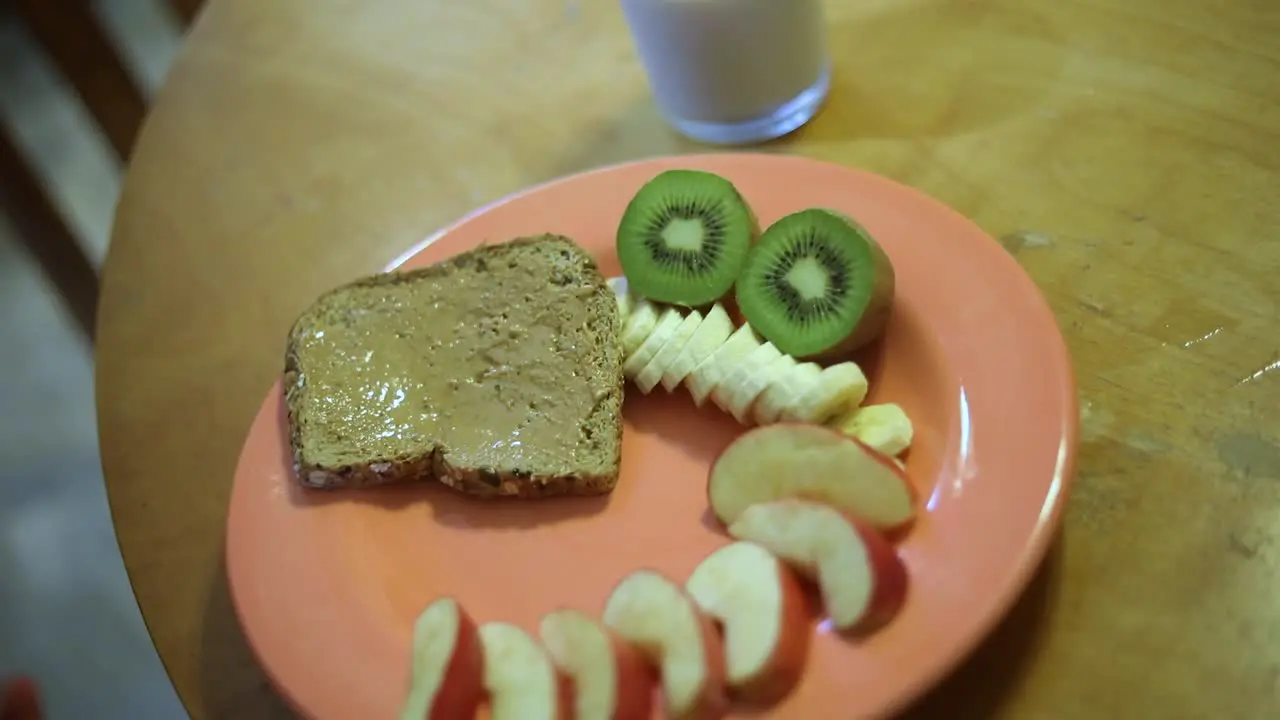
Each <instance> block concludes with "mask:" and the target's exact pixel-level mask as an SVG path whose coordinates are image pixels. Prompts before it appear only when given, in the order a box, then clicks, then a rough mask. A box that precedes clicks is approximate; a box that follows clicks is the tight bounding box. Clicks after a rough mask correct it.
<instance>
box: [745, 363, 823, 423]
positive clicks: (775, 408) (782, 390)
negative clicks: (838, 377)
mask: <svg viewBox="0 0 1280 720" xmlns="http://www.w3.org/2000/svg"><path fill="white" fill-rule="evenodd" d="M783 357H788V358H789V357H791V356H790V355H784V356H783ZM821 376H822V366H821V365H819V364H818V363H811V362H809V363H798V364H792V365H791V366H790V367H789V368H788V369H787V370H785V371H779V372H778V373H777V374H775V375H774V376H773V378H772V380H771V381H770V383H769V387H767V388H765V390H764V392H762V393H760V397H759V398H757V399H756V405H755V408H754V412H753V414H754V415H755V419H756V424H757V425H772V424H773V423H776V422H778V421H779V420H781V419H782V411H783V409H784V408H786V406H787V403H789V402H791V401H792V400H795V399H796V398H799V397H800V396H802V395H804V394H805V393H806V392H808V391H809V388H811V387H813V385H814V383H816V382H818V378H819V377H821Z"/></svg>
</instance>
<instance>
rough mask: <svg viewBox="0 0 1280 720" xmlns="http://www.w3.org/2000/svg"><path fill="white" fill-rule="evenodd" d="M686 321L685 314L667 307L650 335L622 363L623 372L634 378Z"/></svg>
mask: <svg viewBox="0 0 1280 720" xmlns="http://www.w3.org/2000/svg"><path fill="white" fill-rule="evenodd" d="M682 322H684V316H683V315H681V314H680V311H679V310H676V309H675V308H667V309H666V310H663V311H662V314H661V315H659V316H658V322H657V324H656V325H654V328H653V332H651V333H649V337H647V338H645V339H644V342H643V343H640V347H638V348H636V351H635V352H633V353H631V355H629V356H628V357H627V359H626V361H625V362H623V363H622V374H623V375H625V376H627V377H629V378H632V379H634V378H635V376H636V375H639V374H640V371H641V370H643V369H644V366H645V365H648V364H649V361H650V360H652V359H653V356H654V355H657V354H658V351H659V350H661V349H662V346H663V345H666V344H667V342H669V341H670V340H671V338H673V337H675V334H676V328H678V327H680V323H682Z"/></svg>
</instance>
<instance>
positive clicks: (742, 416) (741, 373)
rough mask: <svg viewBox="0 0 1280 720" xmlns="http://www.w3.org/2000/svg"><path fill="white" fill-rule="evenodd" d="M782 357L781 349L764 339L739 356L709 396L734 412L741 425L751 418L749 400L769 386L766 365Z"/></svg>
mask: <svg viewBox="0 0 1280 720" xmlns="http://www.w3.org/2000/svg"><path fill="white" fill-rule="evenodd" d="M781 357H782V351H781V350H779V349H778V348H776V347H774V346H773V343H771V342H766V343H765V344H763V345H761V346H760V347H758V348H756V349H755V350H752V351H751V354H750V355H748V356H746V357H745V358H743V359H742V362H740V363H738V366H737V367H736V368H734V369H733V370H732V371H731V372H730V373H729V374H728V376H726V377H725V379H724V380H723V381H722V382H721V383H720V384H719V385H718V386H716V389H715V390H714V391H712V393H711V400H712V401H714V402H715V404H716V405H718V406H720V409H721V410H724V411H725V412H727V413H729V414H730V415H733V417H734V419H735V420H737V421H738V422H740V423H742V424H743V425H745V424H747V421H748V420H749V419H750V415H749V413H750V412H751V403H753V402H755V401H756V398H757V397H760V393H762V392H764V389H765V388H766V387H768V386H769V378H770V374H769V367H770V366H771V365H773V364H774V363H775V362H777V360H778V358H781Z"/></svg>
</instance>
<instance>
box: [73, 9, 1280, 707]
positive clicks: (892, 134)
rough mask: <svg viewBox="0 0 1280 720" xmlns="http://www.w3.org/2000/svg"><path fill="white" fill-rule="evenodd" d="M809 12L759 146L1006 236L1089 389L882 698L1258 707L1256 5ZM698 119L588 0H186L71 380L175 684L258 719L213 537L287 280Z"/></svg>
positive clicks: (1271, 653)
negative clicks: (1055, 529) (1043, 467)
mask: <svg viewBox="0 0 1280 720" xmlns="http://www.w3.org/2000/svg"><path fill="white" fill-rule="evenodd" d="M828 8H829V17H830V25H831V34H832V47H833V52H834V55H835V60H836V78H835V87H834V90H833V94H832V97H831V101H830V104H829V106H828V107H827V108H826V109H825V110H824V111H823V112H822V113H821V114H820V115H819V116H818V117H817V118H816V119H815V120H814V122H813V123H812V124H811V125H810V126H808V127H806V128H804V129H803V130H802V131H801V132H798V133H796V134H795V135H794V136H792V137H789V138H787V139H784V140H782V141H778V142H775V143H771V144H769V145H768V146H766V147H765V148H763V149H764V151H767V152H779V153H793V154H798V155H804V156H811V157H816V158H821V159H824V160H830V161H835V162H840V163H845V164H848V165H850V166H857V167H861V168H865V169H869V170H872V171H876V172H879V173H882V174H884V175H887V176H889V177H892V178H895V179H897V180H900V181H902V182H905V183H908V184H910V185H914V186H916V187H918V188H921V189H922V190H924V191H926V192H929V193H931V194H932V195H934V196H936V197H938V198H939V199H941V200H942V201H944V202H946V203H948V204H950V205H952V206H953V207H955V208H957V209H958V210H960V211H961V212H963V213H965V214H966V215H968V216H970V217H972V218H973V219H974V220H975V221H976V222H977V223H978V224H979V225H981V226H982V227H984V228H985V229H986V230H987V231H989V232H990V233H991V234H992V235H993V236H995V237H998V238H1002V239H1003V241H1004V243H1005V245H1006V247H1007V248H1008V249H1009V251H1010V252H1012V253H1014V254H1015V255H1016V256H1017V257H1018V259H1019V260H1020V261H1021V263H1022V264H1023V266H1024V267H1025V268H1026V270H1027V272H1028V273H1030V274H1031V276H1032V277H1033V278H1034V279H1035V280H1036V282H1037V283H1038V284H1039V285H1040V287H1041V288H1043V290H1044V292H1045V294H1046V295H1047V296H1048V298H1049V300H1050V302H1051V303H1052V305H1053V307H1054V309H1055V311H1056V312H1057V315H1058V319H1059V322H1060V324H1061V326H1062V328H1063V330H1064V332H1065V334H1066V336H1067V340H1068V343H1069V345H1070V348H1071V350H1072V353H1073V356H1074V360H1075V364H1076V369H1077V373H1078V375H1079V383H1080V392H1081V403H1082V408H1083V413H1084V418H1083V422H1084V424H1083V428H1084V435H1083V443H1082V446H1081V448H1080V456H1079V463H1078V483H1077V485H1076V489H1075V492H1074V495H1073V497H1072V498H1071V501H1070V504H1069V507H1068V510H1067V513H1066V527H1065V530H1064V532H1063V533H1062V535H1061V538H1060V540H1059V541H1058V543H1057V544H1056V546H1055V549H1054V550H1053V551H1052V552H1051V553H1050V558H1049V560H1048V561H1047V562H1046V564H1045V566H1044V567H1043V568H1042V570H1041V571H1040V573H1039V576H1038V577H1037V579H1036V580H1035V582H1034V583H1033V585H1032V586H1031V589H1030V590H1029V591H1028V593H1027V594H1026V596H1025V597H1024V598H1023V599H1022V601H1021V602H1020V603H1019V605H1018V606H1017V607H1016V608H1015V610H1014V611H1013V613H1012V614H1011V615H1010V617H1009V619H1008V620H1007V621H1006V622H1005V624H1004V625H1003V626H1002V627H1001V628H1000V629H999V630H998V631H997V632H996V633H995V635H994V636H993V637H992V638H991V640H990V641H989V642H987V643H986V644H985V645H984V646H983V647H982V649H980V650H979V651H978V652H977V654H976V655H974V657H973V658H972V659H971V660H970V661H969V662H968V663H967V664H966V665H965V666H964V667H962V668H961V669H960V670H959V672H958V673H957V674H956V675H955V676H954V677H953V678H951V679H950V680H948V681H947V682H946V683H944V684H943V685H942V686H941V687H940V688H939V689H938V690H937V691H936V692H934V693H933V694H931V695H930V696H928V697H927V698H925V699H924V700H923V701H922V703H921V704H920V705H919V706H918V707H916V708H915V709H913V710H912V711H911V713H910V714H909V715H910V716H911V717H918V718H933V717H946V718H991V717H1001V718H1018V719H1019V720H1023V719H1027V718H1032V719H1034V718H1076V717H1080V718H1085V717H1090V718H1093V717H1096V718H1138V717H1142V718H1148V717H1149V718H1161V719H1162V720H1171V719H1175V718H1221V717H1241V718H1263V717H1274V715H1275V712H1276V708H1277V707H1280V603H1278V602H1277V601H1276V599H1275V588H1276V587H1277V586H1278V583H1280V542H1278V541H1277V534H1278V533H1280V520H1277V518H1278V517H1280V514H1278V512H1277V511H1278V510H1280V319H1277V318H1278V316H1277V301H1278V300H1280V280H1278V279H1277V273H1278V272H1280V241H1278V240H1277V235H1276V233H1277V230H1276V228H1278V227H1280V42H1278V41H1277V38H1280V4H1277V3H1275V2H1274V1H1272V0H1236V1H1235V2H1230V3H1209V2H1203V1H1201V0H1058V1H1057V2H1051V3H1047V2H1035V1H1034V0H910V1H909V0H902V1H897V0H862V1H860V2H856V3H845V2H835V1H834V0H832V1H831V2H829V3H828ZM700 149H702V148H700V147H699V146H697V145H695V144H693V143H691V142H689V141H685V140H682V139H680V138H678V137H677V136H675V135H674V134H673V133H672V132H671V131H670V130H668V129H667V127H666V126H665V125H664V124H663V123H662V121H661V120H660V118H659V117H658V116H657V114H656V111H655V109H654V106H653V103H652V100H651V97H650V95H649V92H648V89H647V86H646V84H645V80H644V76H643V73H642V70H641V68H640V67H639V65H638V63H637V61H636V59H635V57H634V53H633V51H632V48H631V46H630V44H629V40H628V37H627V31H626V27H625V25H624V23H623V20H622V17H621V14H620V12H619V10H618V8H617V5H616V3H610V2H585V1H582V2H572V1H570V0H506V1H499V0H469V1H468V2H444V1H443V0H398V1H397V0H378V1H371V2H351V1H349V0H348V1H342V0H274V1H273V2H260V1H259V0H214V1H213V2H211V3H208V7H207V8H206V10H205V12H204V13H203V14H202V15H201V17H200V19H199V21H198V22H197V23H196V25H195V26H194V28H193V30H192V34H191V36H190V38H189V40H188V41H187V44H186V47H185V49H184V50H183V52H182V54H181V56H180V58H179V60H178V61H177V63H176V65H175V67H174V68H173V70H172V73H171V74H170V76H169V78H168V81H167V83H166V84H165V86H164V89H163V91H162V92H161V93H160V96H159V98H158V100H157V101H156V102H155V105H154V107H153V109H152V111H151V115H150V117H149V119H148V121H147V123H146V125H145V127H144V130H143V132H142V135H141V137H140V138H139V140H138V143H137V146H136V149H135V153H134V158H133V162H132V166H131V168H130V170H129V172H128V177H127V180H126V183H125V187H124V191H123V196H122V198H121V201H120V205H119V210H118V213H117V218H116V225H115V229H114V236H113V242H112V246H111V251H110V257H109V259H108V261H107V267H106V272H105V280H104V291H103V297H102V303H101V314H100V316H99V340H98V342H99V346H98V376H97V383H98V384H97V388H98V390H97V392H98V407H99V420H100V427H101V444H102V455H103V464H104V467H105V473H106V478H107V486H108V491H109V495H110V501H111V508H112V512H113V515H114V518H115V522H116V528H117V532H118V534H119V539H120V546H121V548H122V551H123V553H124V558H125V563H126V565H127V567H128V570H129V574H130V578H131V579H132V582H133V586H134V588H135V590H136V592H137V596H138V601H139V603H140V605H141V608H142V612H143V615H144V616H145V618H146V621H147V624H148V627H149V628H150V630H151V633H152V635H153V637H154V639H155V643H156V646H157V648H158V649H159V652H160V654H161V656H162V657H163V659H164V662H165V664H166V666H167V668H168V670H169V673H170V674H171V676H172V678H173V681H174V683H175V685H176V686H177V689H178V691H179V693H180V694H181V696H182V698H183V700H184V701H185V702H186V705H187V707H188V709H189V710H190V712H191V714H192V716H193V717H195V718H229V717H235V718H244V719H253V718H274V717H284V716H285V715H286V711H285V710H284V708H283V706H282V704H281V702H280V701H279V700H278V699H277V698H276V697H275V695H274V694H273V692H272V691H271V690H270V689H269V687H268V686H267V684H266V681H265V679H264V677H263V674H262V672H261V670H259V669H258V667H257V666H256V665H255V663H254V662H253V660H252V658H251V656H250V654H249V653H248V651H247V650H246V647H245V644H244V641H243V639H242V636H241V635H240V632H239V629H238V626H237V624H236V621H235V619H234V616H233V613H232V611H231V608H230V604H229V600H228V599H227V592H226V584H225V580H224V572H223V567H222V561H221V557H222V541H223V526H224V520H225V518H224V512H225V508H226V502H227V495H228V491H229V482H230V478H231V475H232V469H233V466H234V463H235V460H236V456H237V453H238V451H239V447H240V443H241V441H242V439H243V437H244V433H245V431H246V429H247V428H248V425H249V422H250V420H251V418H252V417H253V413H254V411H255V410H256V408H257V407H258V405H259V403H260V402H261V401H262V398H263V394H264V393H265V391H266V390H267V388H268V387H269V386H270V384H271V382H272V380H273V378H274V377H275V376H276V374H277V373H278V372H279V371H280V363H281V352H282V343H283V339H284V337H285V333H286V330H287V328H288V326H289V324H290V323H291V321H292V320H293V319H294V317H295V316H296V315H297V314H298V312H299V311H300V310H301V309H302V308H303V307H304V306H306V305H307V304H308V303H309V302H310V301H311V300H312V299H313V298H314V297H315V296H316V295H317V294H319V293H320V292H321V291H323V290H325V289H327V288H329V287H330V286H332V285H335V284H338V283H340V282H342V281H345V280H347V279H349V278H351V277H353V276H354V275H356V274H358V273H363V272H369V271H375V270H377V269H379V268H380V267H381V266H382V265H383V264H384V263H386V262H387V261H389V260H390V259H391V258H393V257H395V256H396V255H397V254H399V253H400V252H401V251H403V250H404V249H405V248H407V247H409V246H410V245H412V244H413V243H414V242H416V241H417V240H419V239H420V238H422V237H423V236H425V235H427V234H429V233H430V232H431V231H432V230H434V229H435V228H437V227H439V226H441V225H443V224H445V223H448V222H450V221H451V220H453V219H455V218H457V217H458V216H460V215H461V214H463V213H465V212H466V211H468V210H469V209H471V208H473V207H475V206H477V205H479V204H482V203H485V202H488V201H491V200H494V199H496V198H498V197H501V196H502V195H504V194H506V193H509V192H511V191H514V190H517V189H519V188H522V187H524V186H527V185H530V184H532V183H537V182H541V181H545V180H548V179H551V178H554V177H556V176H559V175H562V174H565V173H570V172H573V171H577V170H582V169H585V168H589V167H593V166H597V165H601V164H605V163H611V162H615V161H619V160H624V159H630V158H638V157H643V156H651V155H657V154H665V153H676V152H686V151H694V150H700ZM1268 278H1270V279H1268Z"/></svg>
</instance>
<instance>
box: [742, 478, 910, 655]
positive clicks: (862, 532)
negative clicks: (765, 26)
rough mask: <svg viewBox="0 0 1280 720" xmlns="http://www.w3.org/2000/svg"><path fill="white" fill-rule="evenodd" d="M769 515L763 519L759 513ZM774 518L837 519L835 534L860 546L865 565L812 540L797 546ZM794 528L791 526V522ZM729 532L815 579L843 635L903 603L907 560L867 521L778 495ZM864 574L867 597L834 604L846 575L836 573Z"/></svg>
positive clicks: (875, 624) (881, 621)
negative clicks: (853, 604) (849, 604)
mask: <svg viewBox="0 0 1280 720" xmlns="http://www.w3.org/2000/svg"><path fill="white" fill-rule="evenodd" d="M797 516H799V517H801V518H804V519H803V520H795V519H794V518H795V517H797ZM766 517H767V518H769V519H768V521H765V520H764V518H766ZM777 518H793V520H792V523H797V522H804V523H805V525H806V526H808V527H813V528H817V527H820V523H822V522H827V523H839V524H840V527H843V530H839V531H838V534H839V536H840V537H842V538H848V542H851V543H859V544H860V545H861V548H860V550H861V552H860V556H861V558H862V559H860V560H859V561H858V562H860V563H865V567H859V568H850V567H848V566H846V565H843V564H841V560H842V558H840V557H839V553H838V552H836V551H835V550H833V549H832V548H833V547H835V546H834V545H832V546H827V545H824V546H822V547H816V546H814V545H813V543H811V542H807V541H802V542H800V544H799V545H797V544H796V542H795V536H794V535H789V534H788V532H787V531H782V530H777V529H775V528H776V525H775V523H776V524H783V523H782V521H781V520H778V519H777ZM792 527H793V528H794V527H795V525H794V524H793V525H792ZM729 534H730V535H731V536H732V537H734V538H737V539H739V540H747V541H751V542H755V543H758V544H760V545H762V546H763V547H765V548H767V549H768V550H769V551H770V552H773V553H774V554H775V555H777V556H778V557H779V558H781V559H782V561H783V562H785V563H786V564H788V565H789V566H791V567H792V568H793V569H794V570H795V571H796V572H797V573H798V574H800V575H801V576H802V577H804V578H806V579H809V580H812V581H814V582H816V583H817V585H818V588H819V590H820V591H821V594H822V600H823V604H824V605H825V606H826V608H827V614H828V615H829V616H830V617H831V618H832V620H833V623H834V624H835V625H836V629H837V630H838V631H840V632H841V633H842V634H849V635H862V634H866V633H869V632H872V631H874V630H876V629H879V628H880V627H883V626H884V625H885V624H886V623H888V622H889V621H890V620H892V619H893V617H894V616H896V615H897V613H898V612H899V611H900V610H901V608H902V606H903V604H904V603H905V602H906V597H907V592H908V586H909V580H908V573H907V568H906V565H905V564H904V563H903V562H902V558H901V557H900V556H899V555H898V553H897V551H896V549H895V548H894V546H893V544H892V543H890V542H889V540H888V539H887V538H886V537H885V536H884V534H883V533H881V532H880V531H879V530H877V529H876V528H875V527H873V526H872V525H870V524H869V523H867V522H865V521H863V520H862V519H860V518H857V517H854V516H851V515H850V514H848V513H845V512H841V511H839V510H838V509H836V508H832V507H830V506H827V505H823V504H822V503H815V502H812V501H808V500H804V499H796V498H791V499H783V500H777V501H774V502H769V503H760V504H758V505H755V506H752V507H751V508H749V509H748V510H747V511H746V512H744V513H743V515H742V516H741V517H740V518H739V519H738V521H736V522H734V523H733V524H732V525H730V526H729ZM849 572H858V573H860V574H862V573H865V575H866V577H867V579H868V582H869V583H870V589H869V594H868V596H867V598H866V602H865V604H864V605H862V606H861V607H859V608H857V609H856V610H850V609H849V608H841V607H838V606H837V605H838V603H839V602H840V601H841V600H842V598H840V597H838V591H837V590H835V588H837V587H839V583H838V582H837V581H838V580H840V579H844V578H847V576H837V575H836V574H837V573H849Z"/></svg>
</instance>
